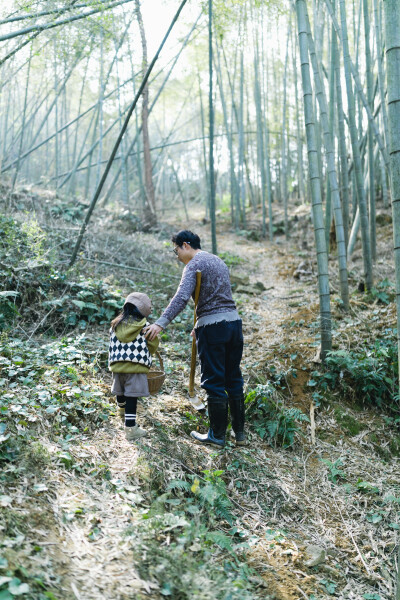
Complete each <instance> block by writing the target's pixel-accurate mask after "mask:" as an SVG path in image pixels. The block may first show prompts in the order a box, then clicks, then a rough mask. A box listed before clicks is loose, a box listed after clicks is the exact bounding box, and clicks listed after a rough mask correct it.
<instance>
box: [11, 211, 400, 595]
mask: <svg viewBox="0 0 400 600" xmlns="http://www.w3.org/2000/svg"><path fill="white" fill-rule="evenodd" d="M32 202H33V200H32ZM26 209H27V206H26V205H24V206H23V210H21V213H20V219H21V220H22V221H23V220H24V219H25V221H26ZM24 215H25V216H24ZM308 215H309V208H308V207H299V208H298V214H297V216H296V217H295V220H294V221H293V230H292V239H291V240H289V241H288V242H286V241H285V240H284V239H283V237H279V238H278V239H277V240H276V241H275V242H274V243H269V242H267V241H265V240H262V241H260V240H257V237H258V236H257V234H254V235H247V236H246V235H238V234H236V233H235V232H232V231H231V230H230V228H229V226H228V225H227V224H225V225H224V224H222V225H221V226H220V229H219V231H218V243H219V251H220V252H221V254H222V256H223V258H224V259H225V260H226V262H227V264H228V265H229V266H230V269H231V274H232V281H233V282H234V284H235V287H234V298H235V301H236V302H237V305H238V309H239V311H240V314H241V316H242V319H243V325H244V335H245V353H244V357H243V363H242V366H243V375H244V378H245V385H246V391H247V393H249V392H251V391H252V390H256V389H262V390H264V392H265V393H266V390H267V389H268V385H269V382H271V381H273V382H274V384H275V387H274V390H273V397H274V398H275V399H276V400H277V401H279V403H280V406H283V410H284V411H286V412H283V413H282V414H285V415H288V412H287V411H290V410H292V411H293V410H295V412H294V413H292V414H293V415H294V417H293V418H294V421H293V419H292V420H291V421H290V420H288V421H287V423H289V424H291V425H293V423H295V424H294V425H293V436H294V438H293V443H291V444H290V445H289V446H288V447H285V444H284V445H283V446H282V445H281V444H279V440H278V436H274V435H271V436H268V435H266V432H265V431H263V430H262V427H261V425H260V423H259V421H257V419H256V417H257V414H258V413H257V412H255V413H253V415H255V417H254V419H255V420H254V422H252V420H251V418H250V419H249V422H248V440H249V443H248V446H247V447H244V448H236V447H235V446H234V444H233V443H231V442H230V441H228V443H227V445H226V447H225V449H224V450H215V449H209V448H203V447H199V446H197V445H196V444H194V443H193V441H192V439H191V438H190V435H189V434H190V431H191V430H192V429H195V428H198V429H201V430H202V431H204V430H205V428H206V424H207V420H206V416H205V415H204V414H202V413H198V412H196V411H195V410H194V409H193V407H192V406H191V404H190V402H189V401H188V398H187V381H188V375H189V363H190V338H189V332H190V324H191V320H192V312H191V310H192V309H191V308H190V307H189V308H188V309H187V310H186V311H185V312H184V314H183V315H182V317H181V319H178V320H177V321H176V322H175V323H174V324H173V325H172V326H171V327H170V328H168V330H167V331H166V332H165V334H164V335H163V341H162V345H161V352H162V356H163V358H164V362H165V369H166V372H167V378H166V381H165V384H164V386H163V388H162V390H161V391H160V393H159V394H157V395H156V396H152V397H150V398H147V399H143V400H142V401H141V403H140V405H139V409H138V418H139V421H140V424H141V426H143V427H145V428H146V430H147V431H148V436H147V437H146V438H145V439H144V440H143V441H140V442H138V443H136V444H132V443H128V442H127V441H126V440H125V438H124V433H123V427H122V423H121V422H120V420H119V418H118V416H117V415H116V410H115V405H114V401H113V399H112V398H111V396H110V393H109V388H110V381H111V378H110V374H109V373H108V371H107V368H106V363H105V350H106V348H107V329H108V327H107V325H106V324H102V325H101V324H98V325H96V326H90V327H88V328H86V329H85V328H84V324H83V325H82V320H81V321H80V322H79V324H77V325H76V327H81V331H78V330H77V329H76V328H75V329H72V328H70V329H69V330H65V331H64V333H63V335H62V336H60V335H57V334H56V333H55V331H56V322H53V325H52V327H53V328H51V327H50V325H49V329H48V330H47V331H46V326H47V323H50V321H51V319H52V318H53V317H54V312H52V311H54V307H55V306H56V304H55V300H52V302H53V303H52V304H51V305H46V302H44V301H43V299H42V300H40V302H39V304H43V305H46V306H43V309H42V310H41V311H40V310H39V308H38V305H36V306H31V307H30V310H31V311H32V310H36V309H37V316H36V320H34V319H32V313H30V317H31V321H30V322H29V323H28V322H27V323H24V322H23V321H19V322H18V319H17V320H16V322H15V323H16V324H15V326H14V328H13V330H12V331H8V333H7V334H5V333H3V334H2V338H1V353H0V354H1V357H2V367H3V368H2V374H1V375H0V377H2V379H0V381H1V383H2V386H3V387H2V390H1V399H0V401H1V404H0V408H1V411H2V413H1V419H0V451H1V452H0V460H2V461H3V462H2V467H3V474H2V476H1V477H0V506H1V507H2V510H1V512H0V538H1V539H0V569H1V571H0V598H1V599H2V600H7V599H8V598H13V597H14V595H16V594H17V595H21V596H22V597H24V598H33V599H35V600H38V599H39V598H40V599H41V598H50V599H54V598H56V599H57V600H70V599H71V600H72V599H78V600H92V599H93V600H94V599H99V598H106V599H107V600H125V599H126V600H127V599H138V600H144V599H145V598H152V599H153V598H154V599H155V600H157V599H161V598H164V597H171V598H172V599H174V600H175V599H176V600H181V599H182V600H183V599H189V598H193V599H196V600H200V599H201V600H203V599H204V600H208V599H212V598H213V599H214V598H216V599H221V600H222V599H228V598H229V599H236V598H237V599H239V598H240V599H246V598H249V599H252V598H254V599H256V598H260V599H264V600H298V599H304V598H308V599H309V600H321V599H326V598H340V599H342V600H362V599H364V600H389V599H391V598H393V596H394V590H395V579H396V576H395V572H396V566H397V559H396V556H395V554H396V544H398V535H399V530H400V520H399V518H398V506H399V503H400V470H399V454H400V437H399V435H398V430H397V429H396V428H395V427H394V425H393V419H391V417H389V416H388V415H385V414H384V413H381V412H379V411H378V410H376V409H374V408H373V407H368V406H365V405H363V404H362V403H360V402H358V401H357V398H354V397H352V396H351V394H350V393H349V395H348V397H346V398H344V397H343V394H339V392H337V393H336V392H326V393H324V394H323V395H321V401H320V402H319V401H318V396H315V394H314V392H315V389H316V387H315V379H316V375H315V373H318V372H319V371H320V370H321V369H322V367H321V364H320V361H319V356H318V347H319V341H318V327H319V325H318V315H319V310H318V296H317V287H316V270H315V259H314V250H313V245H312V231H311V225H310V223H309V218H308ZM57 219H59V218H58V216H57ZM57 219H55V220H53V221H51V222H50V221H47V225H48V227H49V228H53V229H55V223H58V226H59V228H60V240H61V242H60V245H62V244H64V246H63V247H66V246H68V240H66V236H67V235H70V233H68V232H71V231H72V236H74V235H76V231H75V230H76V227H72V228H71V227H70V226H69V225H68V223H65V222H64V221H62V220H57ZM45 224H46V222H45V220H43V222H42V224H41V227H42V228H43V231H45V229H46V226H45ZM182 225H183V226H185V227H187V224H186V223H183V224H182ZM177 227H178V228H179V224H177V223H174V229H176V228H177ZM208 227H209V226H208V225H204V224H202V222H201V221H200V219H197V220H194V222H193V223H191V224H190V228H192V229H193V230H195V231H197V232H198V233H199V235H200V236H201V237H202V238H203V239H205V240H206V243H205V244H204V248H205V249H206V250H208V249H209V245H208V244H207V240H208V239H209V229H208ZM93 228H94V231H93V233H94V234H95V235H93V237H91V242H90V244H88V246H87V247H86V253H85V256H86V257H89V258H90V260H91V262H83V261H82V262H79V264H78V265H77V266H76V268H75V277H77V276H78V275H77V274H78V273H80V274H82V273H84V274H85V278H86V279H87V280H90V281H92V282H93V281H99V280H101V281H103V282H106V283H107V285H108V286H109V287H110V289H112V290H113V293H114V294H115V296H118V294H119V295H120V296H121V297H123V296H124V295H125V294H126V293H127V292H128V291H129V290H130V289H132V288H133V287H137V286H138V285H139V282H140V289H142V290H145V289H146V291H147V292H148V293H149V295H151V297H152V299H153V301H154V304H155V307H156V311H155V313H156V314H159V311H160V310H161V309H162V308H163V306H165V305H166V303H167V301H168V299H169V298H170V297H171V296H172V294H173V292H174V289H175V287H176V284H177V283H178V281H179V279H178V278H179V275H180V267H178V266H177V265H175V264H174V261H173V259H172V258H171V257H172V254H170V253H169V251H170V249H171V247H170V246H169V245H168V237H169V232H170V231H171V229H172V226H171V225H168V224H166V225H165V230H164V231H163V230H162V231H161V233H160V232H158V233H157V234H143V233H136V234H133V233H130V232H129V231H126V232H125V233H123V234H121V232H120V231H118V227H117V226H115V227H113V225H110V223H108V224H107V226H106V227H104V224H101V220H100V219H98V220H97V221H96V224H95V225H93ZM249 228H250V226H249V225H248V229H249ZM249 238H250V239H249ZM251 238H253V239H251ZM122 248H123V251H122ZM357 253H358V254H357ZM378 256H379V260H378V261H377V269H376V270H377V280H380V281H385V280H386V279H387V278H388V279H393V260H392V253H391V237H390V223H389V222H388V220H387V221H386V222H385V223H383V225H382V227H381V229H380V232H379V240H378ZM2 260H3V261H5V260H6V259H5V258H2ZM46 260H47V259H46ZM95 261H97V262H95ZM101 261H106V262H111V263H113V264H116V263H117V264H132V265H133V266H134V268H136V269H140V268H142V269H144V271H143V272H142V273H141V272H140V271H131V272H128V271H124V270H123V269H119V270H116V269H115V268H114V269H112V268H111V267H110V266H107V265H105V264H103V263H102V262H101ZM360 262H361V259H360V254H359V250H357V249H356V252H355V254H354V256H353V260H352V263H351V265H349V267H350V275H351V278H350V283H351V289H352V292H353V293H352V300H351V310H350V312H349V313H348V314H345V313H343V311H342V310H341V308H340V300H339V298H338V297H337V295H336V293H333V294H332V314H333V323H334V327H333V336H334V344H333V345H334V348H340V349H345V350H347V351H350V350H351V349H353V348H356V347H358V346H360V345H362V344H366V345H367V346H368V345H371V347H372V346H373V344H374V342H375V340H376V338H377V337H378V336H379V335H380V334H382V335H383V334H384V333H385V332H386V331H388V330H390V331H391V333H393V329H394V327H395V321H396V318H395V307H394V303H393V302H386V303H381V302H379V298H378V296H377V297H376V298H375V301H373V302H370V301H369V302H367V301H366V300H365V298H364V296H363V295H362V294H360V293H358V292H357V286H358V283H359V280H360V269H361V265H360ZM42 265H44V263H42ZM1 266H2V268H5V267H4V264H3V263H2V265H1ZM38 268H39V270H40V268H41V267H40V265H39V266H38ZM152 269H153V270H154V271H155V272H158V273H159V274H161V275H162V277H161V275H159V276H154V274H153V275H152V276H149V275H148V274H147V273H146V272H145V270H152ZM335 269H336V264H335V261H334V260H332V261H331V263H330V270H331V271H332V274H333V273H334V272H335ZM32 271H34V267H33V266H32V264H31V272H32ZM13 277H14V280H15V279H16V277H17V274H16V272H15V269H14V272H13ZM52 277H53V278H56V279H57V277H59V278H60V279H62V276H61V275H58V276H55V275H54V272H53V275H52ZM69 277H70V278H71V277H72V276H69ZM160 277H161V279H162V281H160V280H159V279H160ZM336 279H337V277H336V275H334V276H333V277H332V281H335V280H336ZM10 281H11V279H9V280H8V284H9V283H10ZM71 281H72V279H71ZM80 281H81V283H82V280H80ZM63 282H64V283H65V280H63ZM60 285H61V284H60ZM69 285H70V284H69ZM15 289H17V288H15ZM18 289H21V290H22V286H21V288H18ZM62 289H63V288H62V286H61V288H60V290H61V291H60V292H58V294H59V302H61V300H62V298H64V297H65V296H63V295H65V293H66V292H65V290H64V291H62ZM68 289H72V288H71V286H70V288H68ZM82 289H83V283H82ZM85 289H86V288H85ZM90 289H91V288H90ZM333 289H334V286H333ZM377 289H378V288H377ZM21 293H22V291H21ZM68 293H69V292H68ZM85 293H87V294H89V292H87V291H86V292H85ZM84 297H85V296H84V295H82V294H81V295H80V296H79V298H81V300H80V302H81V305H80V306H79V300H75V305H76V306H78V307H79V309H80V310H81V311H83V304H84V302H83V301H82V298H84ZM60 299H61V300H60ZM24 300H25V303H26V304H28V303H29V302H28V300H29V299H28V298H27V297H25V298H24ZM77 303H78V304H77ZM31 304H32V305H33V304H34V300H33V299H31ZM59 306H60V305H59ZM89 308H90V307H89ZM57 310H58V309H57ZM21 312H22V311H21ZM56 312H57V311H56ZM58 314H61V311H58ZM71 314H72V313H71ZM60 318H61V317H60ZM71 319H72V317H71ZM18 323H19V324H18ZM38 323H39V325H41V328H40V329H38ZM77 331H78V333H77ZM30 350H32V351H33V352H34V353H36V358H35V359H34V358H32V356H31V355H30V354H29V352H30ZM38 357H39V358H38ZM39 359H40V361H39ZM35 360H37V361H39V362H40V364H39V362H35ZM24 369H25V370H24ZM257 386H262V387H261V388H257ZM313 394H314V395H313ZM322 396H323V397H322ZM77 405H79V407H80V408H79V410H78V408H77ZM296 411H297V412H296ZM299 414H300V415H302V418H301V417H299ZM276 419H277V420H279V419H278V417H276ZM287 419H289V417H287ZM296 419H297V420H296ZM275 425H276V427H278V424H275ZM270 433H271V432H270ZM3 574H4V576H3V577H2V576H1V575H3ZM7 586H8V587H7ZM13 586H14V587H13ZM24 586H25V587H24ZM7 594H8V595H7Z"/></svg>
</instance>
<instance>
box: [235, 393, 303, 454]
mask: <svg viewBox="0 0 400 600" xmlns="http://www.w3.org/2000/svg"><path fill="white" fill-rule="evenodd" d="M246 404H247V406H248V413H249V415H251V422H252V424H253V426H254V428H255V430H256V432H257V433H258V435H259V436H260V437H261V438H262V439H268V440H269V441H270V443H271V444H273V445H278V446H283V447H284V448H288V447H289V446H292V445H293V443H294V438H295V434H296V433H300V431H301V429H300V427H299V423H304V422H309V419H308V417H307V416H306V415H305V414H304V413H302V412H301V410H299V409H298V408H295V407H291V408H287V407H286V406H285V404H284V401H283V400H282V398H280V397H279V396H278V394H277V391H276V389H275V387H274V385H273V384H272V383H271V382H268V383H267V384H266V385H259V386H257V387H256V389H255V390H253V391H252V392H250V393H249V394H248V395H247V396H246Z"/></svg>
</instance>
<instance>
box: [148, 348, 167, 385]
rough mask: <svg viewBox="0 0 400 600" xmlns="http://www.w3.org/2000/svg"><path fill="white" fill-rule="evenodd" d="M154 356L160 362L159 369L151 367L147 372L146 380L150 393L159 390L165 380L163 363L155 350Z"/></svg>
mask: <svg viewBox="0 0 400 600" xmlns="http://www.w3.org/2000/svg"><path fill="white" fill-rule="evenodd" d="M156 356H157V358H158V360H159V362H160V367H161V370H157V369H153V368H152V369H151V370H150V371H149V372H148V373H147V381H148V382H149V392H150V394H156V393H157V392H159V391H160V389H161V386H162V384H163V383H164V380H165V372H164V363H163V359H162V358H161V354H160V353H159V352H156Z"/></svg>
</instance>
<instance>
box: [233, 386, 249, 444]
mask: <svg viewBox="0 0 400 600" xmlns="http://www.w3.org/2000/svg"><path fill="white" fill-rule="evenodd" d="M229 408H230V411H231V420H232V431H233V433H234V434H235V436H234V437H235V442H236V446H246V444H247V440H246V436H245V433H244V395H243V394H240V395H238V396H229Z"/></svg>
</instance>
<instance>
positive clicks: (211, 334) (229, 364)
mask: <svg viewBox="0 0 400 600" xmlns="http://www.w3.org/2000/svg"><path fill="white" fill-rule="evenodd" d="M195 331H196V339H197V352H198V355H199V359H200V363H201V387H202V388H203V389H205V390H206V392H207V395H208V403H209V415H210V427H211V428H212V429H213V430H215V431H214V433H215V434H217V436H216V437H218V436H219V435H220V436H222V437H224V436H225V430H226V425H227V418H228V417H227V415H228V397H229V405H230V408H231V416H232V427H233V429H234V430H235V429H236V427H235V422H236V423H238V424H239V421H243V422H242V423H240V428H241V429H242V431H243V426H244V406H243V377H242V373H241V371H240V361H241V359H242V354H243V333H242V321H241V320H237V321H221V322H219V323H214V324H211V325H204V326H202V327H198V328H197V329H196V330H195ZM239 405H240V407H241V411H242V412H243V417H242V418H239V415H238V410H239ZM218 406H219V409H218V408H217V407H218ZM213 407H215V410H213ZM221 407H226V408H221ZM210 409H211V410H210ZM213 412H214V413H215V417H216V419H215V420H214V421H216V422H214V423H212V413H213ZM225 415H226V416H225ZM235 433H237V431H235Z"/></svg>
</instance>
